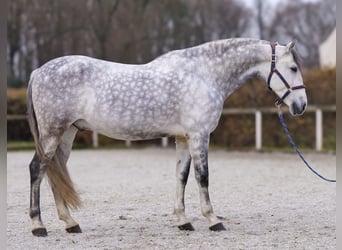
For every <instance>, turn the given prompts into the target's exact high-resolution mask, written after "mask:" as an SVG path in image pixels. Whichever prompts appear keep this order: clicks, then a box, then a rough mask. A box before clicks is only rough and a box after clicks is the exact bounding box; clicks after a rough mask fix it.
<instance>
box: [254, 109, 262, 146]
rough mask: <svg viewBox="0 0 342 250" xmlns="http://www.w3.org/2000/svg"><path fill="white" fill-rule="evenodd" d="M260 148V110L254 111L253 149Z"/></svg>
mask: <svg viewBox="0 0 342 250" xmlns="http://www.w3.org/2000/svg"><path fill="white" fill-rule="evenodd" d="M261 148H262V114H261V111H260V110H257V111H255V149H256V150H260V149H261Z"/></svg>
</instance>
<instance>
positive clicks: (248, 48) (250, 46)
mask: <svg viewBox="0 0 342 250" xmlns="http://www.w3.org/2000/svg"><path fill="white" fill-rule="evenodd" d="M215 46H216V48H214V49H212V51H216V58H215V59H214V60H208V62H210V63H209V64H211V65H210V69H211V71H212V72H211V73H212V75H213V76H214V77H215V80H214V84H215V85H216V86H217V87H219V88H220V90H221V92H222V95H223V98H224V99H226V98H227V97H228V96H229V95H230V94H231V93H233V92H234V91H235V90H236V89H238V88H239V87H241V86H242V85H243V84H244V83H246V80H247V79H248V78H251V77H253V76H256V75H258V76H259V77H261V78H263V79H265V80H266V78H267V75H268V73H269V70H270V62H271V47H270V45H269V43H268V42H266V41H260V40H251V39H246V40H239V39H238V40H236V41H235V40H234V41H232V42H231V41H230V40H227V41H226V43H224V42H223V43H218V44H216V45H215ZM215 46H214V47H215Z"/></svg>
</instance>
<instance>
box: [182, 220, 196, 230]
mask: <svg viewBox="0 0 342 250" xmlns="http://www.w3.org/2000/svg"><path fill="white" fill-rule="evenodd" d="M178 228H179V229H180V230H185V231H195V228H194V227H193V226H192V225H191V223H190V222H188V223H185V224H183V225H179V226H178Z"/></svg>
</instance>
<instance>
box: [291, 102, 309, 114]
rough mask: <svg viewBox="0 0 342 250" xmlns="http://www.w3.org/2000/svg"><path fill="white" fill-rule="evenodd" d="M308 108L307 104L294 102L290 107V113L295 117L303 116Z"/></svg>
mask: <svg viewBox="0 0 342 250" xmlns="http://www.w3.org/2000/svg"><path fill="white" fill-rule="evenodd" d="M306 106H307V103H306V102H300V103H297V102H293V103H292V104H291V106H290V107H289V108H290V113H291V114H292V115H293V116H297V115H302V114H303V113H304V111H305V109H306Z"/></svg>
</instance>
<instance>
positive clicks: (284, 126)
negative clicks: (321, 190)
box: [276, 102, 336, 182]
mask: <svg viewBox="0 0 342 250" xmlns="http://www.w3.org/2000/svg"><path fill="white" fill-rule="evenodd" d="M276 106H277V108H278V116H279V120H280V123H281V125H283V128H284V131H285V134H286V136H287V138H288V139H289V141H290V144H291V146H292V147H293V149H294V150H295V151H296V153H297V155H298V156H299V157H300V158H301V159H302V160H303V162H304V163H305V165H306V166H307V167H308V168H309V169H310V170H311V171H312V172H313V173H314V174H315V175H317V176H318V177H320V178H321V179H323V180H325V181H328V182H336V180H333V179H328V178H325V177H324V176H322V175H320V174H319V173H318V172H317V171H315V170H314V169H313V168H312V167H311V166H310V165H309V163H308V162H307V161H306V160H305V159H304V157H303V155H302V154H301V152H300V151H299V149H298V147H297V145H296V143H295V142H294V141H293V139H292V137H291V134H290V132H289V129H288V128H287V125H286V123H285V120H284V117H283V113H282V111H281V108H280V106H281V103H278V102H276Z"/></svg>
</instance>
